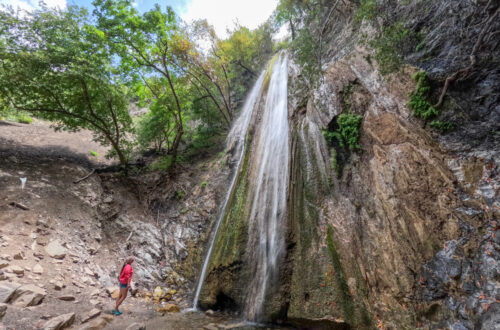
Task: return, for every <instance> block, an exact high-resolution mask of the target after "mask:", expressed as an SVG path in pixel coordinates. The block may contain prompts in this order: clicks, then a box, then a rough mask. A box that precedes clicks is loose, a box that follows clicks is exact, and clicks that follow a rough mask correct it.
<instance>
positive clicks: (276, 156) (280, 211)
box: [193, 52, 289, 321]
mask: <svg viewBox="0 0 500 330" xmlns="http://www.w3.org/2000/svg"><path fill="white" fill-rule="evenodd" d="M287 69H288V68H287V55H286V53H285V52H282V53H280V54H278V55H276V58H274V59H273V60H272V61H271V62H270V65H269V67H268V69H267V71H266V72H264V73H262V74H261V76H260V77H259V79H258V81H257V83H256V84H255V86H254V87H253V89H252V91H251V93H250V95H249V96H248V98H247V101H246V103H245V105H244V108H243V110H242V113H241V115H240V117H239V118H238V120H237V121H236V123H235V125H234V126H233V128H232V130H231V132H230V134H229V137H228V147H229V148H230V149H231V150H233V159H235V160H236V169H235V172H234V176H233V178H232V181H231V185H230V187H229V189H228V192H227V194H226V197H225V199H224V203H223V205H222V208H221V211H220V214H219V218H218V219H217V223H216V226H215V230H214V233H213V236H212V238H211V241H210V245H209V249H208V253H207V256H206V259H205V262H204V264H203V269H202V274H201V276H200V280H199V283H198V287H197V290H196V294H195V299H194V303H193V305H194V306H193V307H194V308H195V309H196V307H197V304H198V299H199V296H200V292H201V289H202V286H203V282H204V281H205V277H206V276H207V274H206V273H207V269H208V267H209V264H210V258H211V255H212V250H213V249H214V246H215V245H217V244H216V242H217V241H221V240H222V241H224V239H223V238H224V235H225V234H226V233H224V232H221V233H218V231H219V227H221V223H222V222H224V219H225V216H226V213H227V212H229V210H230V209H231V207H230V205H228V204H231V203H232V202H231V203H230V200H232V198H231V196H232V195H234V194H233V192H234V191H236V190H237V189H238V187H236V186H238V184H237V182H238V181H241V180H239V178H238V177H239V176H240V175H241V176H242V177H244V178H246V179H245V180H243V181H245V182H250V183H249V190H248V195H245V196H246V197H245V199H244V202H242V203H243V204H245V205H247V206H248V209H247V208H245V209H246V210H247V211H244V212H243V213H239V216H240V218H238V219H235V218H232V217H228V218H227V221H242V222H243V223H245V224H248V240H247V243H246V244H247V247H246V252H245V257H244V259H245V260H244V261H243V260H242V261H243V262H244V263H245V264H246V267H248V268H247V270H248V274H251V278H250V280H249V282H250V283H248V286H245V288H244V289H243V292H244V296H243V297H242V298H243V299H242V300H239V299H238V300H239V301H240V303H242V304H244V316H245V318H246V319H247V320H250V321H259V320H260V319H261V316H262V309H263V304H264V301H265V299H266V296H267V294H268V290H269V288H270V287H271V285H272V283H273V281H274V279H275V278H276V275H277V273H278V265H279V263H280V261H281V257H282V256H283V255H284V251H285V231H286V221H285V217H286V211H287V208H286V198H287V189H288V177H289V136H288V135H289V133H288V131H289V129H288V110H287V86H288V70H287ZM266 89H267V93H266ZM264 95H265V101H264V100H261V99H262V98H263V97H264ZM254 113H258V115H255V116H254V115H253V114H254ZM253 119H255V120H253ZM253 123H255V127H256V128H257V130H256V131H255V133H254V134H255V135H254V137H253V139H249V140H252V141H253V142H252V143H251V146H246V145H245V143H246V141H247V140H246V137H247V134H248V132H249V127H250V125H251V124H252V125H253ZM247 147H249V148H251V149H248V150H245V148H247ZM245 155H247V156H249V157H246V156H245ZM244 158H245V159H249V164H251V165H249V166H248V167H245V166H243V164H242V163H243V162H242V160H243V159H244ZM240 167H243V168H247V170H245V171H243V169H241V168H240ZM242 172H245V173H242ZM238 198H241V196H240V197H238ZM226 208H228V210H226ZM217 235H219V236H220V237H217ZM217 246H218V245H217Z"/></svg>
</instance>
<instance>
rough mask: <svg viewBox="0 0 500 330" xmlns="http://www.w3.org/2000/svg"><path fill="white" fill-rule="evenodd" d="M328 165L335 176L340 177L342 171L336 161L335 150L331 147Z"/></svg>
mask: <svg viewBox="0 0 500 330" xmlns="http://www.w3.org/2000/svg"><path fill="white" fill-rule="evenodd" d="M330 165H331V167H332V169H333V171H334V172H335V174H336V175H337V177H340V175H341V173H342V171H341V168H340V165H339V162H338V161H337V151H336V150H335V148H333V147H332V148H330Z"/></svg>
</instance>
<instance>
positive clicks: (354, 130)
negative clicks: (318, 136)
mask: <svg viewBox="0 0 500 330" xmlns="http://www.w3.org/2000/svg"><path fill="white" fill-rule="evenodd" d="M362 120H363V117H362V116H360V115H353V114H349V113H343V114H341V115H339V116H338V118H337V125H338V128H337V129H336V130H334V131H326V130H325V131H323V136H324V137H325V139H326V140H327V141H328V142H329V143H332V142H333V140H337V142H338V143H339V144H340V146H341V147H343V148H345V147H346V146H347V147H348V148H349V150H351V151H354V150H360V149H361V146H360V145H359V144H358V140H359V127H360V125H361V121H362Z"/></svg>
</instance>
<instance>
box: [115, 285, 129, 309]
mask: <svg viewBox="0 0 500 330" xmlns="http://www.w3.org/2000/svg"><path fill="white" fill-rule="evenodd" d="M127 292H128V288H123V289H122V288H120V296H119V297H118V299H117V300H116V310H118V307H120V305H121V304H122V302H123V301H124V300H125V298H127Z"/></svg>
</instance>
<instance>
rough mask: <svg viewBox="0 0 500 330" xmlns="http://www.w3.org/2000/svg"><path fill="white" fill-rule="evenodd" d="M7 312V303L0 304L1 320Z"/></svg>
mask: <svg viewBox="0 0 500 330" xmlns="http://www.w3.org/2000/svg"><path fill="white" fill-rule="evenodd" d="M6 312H7V304H0V321H1V320H2V318H3V317H4V316H5V313H6Z"/></svg>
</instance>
